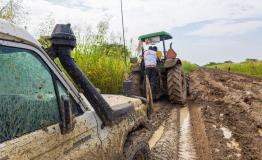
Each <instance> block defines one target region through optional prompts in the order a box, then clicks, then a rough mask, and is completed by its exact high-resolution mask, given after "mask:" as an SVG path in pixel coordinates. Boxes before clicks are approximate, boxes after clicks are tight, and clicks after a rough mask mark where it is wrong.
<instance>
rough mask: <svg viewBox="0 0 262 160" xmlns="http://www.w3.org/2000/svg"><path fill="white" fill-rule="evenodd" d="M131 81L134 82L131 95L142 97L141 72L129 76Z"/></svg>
mask: <svg viewBox="0 0 262 160" xmlns="http://www.w3.org/2000/svg"><path fill="white" fill-rule="evenodd" d="M129 80H131V81H132V86H131V94H132V95H134V96H139V97H141V95H142V94H141V89H140V85H141V84H140V82H141V75H140V73H139V72H133V73H132V74H131V75H130V76H129Z"/></svg>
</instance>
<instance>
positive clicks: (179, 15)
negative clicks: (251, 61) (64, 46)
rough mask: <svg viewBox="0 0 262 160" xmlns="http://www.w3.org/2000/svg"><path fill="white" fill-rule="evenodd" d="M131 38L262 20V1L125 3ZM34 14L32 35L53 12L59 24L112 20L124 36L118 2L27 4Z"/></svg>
mask: <svg viewBox="0 0 262 160" xmlns="http://www.w3.org/2000/svg"><path fill="white" fill-rule="evenodd" d="M123 3H124V16H125V26H126V31H127V37H128V38H131V37H133V38H135V37H137V36H138V35H140V34H143V33H147V32H154V31H160V30H167V31H170V30H172V29H173V28H174V27H179V26H180V27H181V26H185V25H188V24H191V23H197V22H201V21H208V20H219V19H226V20H232V19H242V18H256V17H261V16H262V3H261V0H249V1H246V0H165V1H161V0H130V1H128V0H123ZM24 4H25V8H28V9H29V10H31V15H30V19H31V21H30V23H29V24H31V25H32V26H29V28H30V27H31V28H32V29H31V30H32V31H34V30H37V27H36V26H37V25H39V21H41V19H43V17H45V16H46V15H48V14H49V13H50V12H53V15H54V18H55V19H56V21H57V22H58V23H60V22H71V23H72V24H74V25H78V26H83V27H85V26H86V25H93V26H94V25H95V24H97V22H98V21H100V20H102V19H104V18H106V17H110V19H111V21H110V22H111V23H110V27H111V30H113V31H114V32H116V33H120V32H121V15H120V1H117V0H106V1H105V0H74V1H69V0H65V1H61V0H55V1H51V0H24Z"/></svg>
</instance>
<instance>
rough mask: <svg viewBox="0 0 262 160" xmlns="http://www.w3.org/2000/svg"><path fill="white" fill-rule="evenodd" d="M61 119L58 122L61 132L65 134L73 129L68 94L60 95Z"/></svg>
mask: <svg viewBox="0 0 262 160" xmlns="http://www.w3.org/2000/svg"><path fill="white" fill-rule="evenodd" d="M60 112H61V114H60V115H61V119H62V122H61V124H60V128H61V132H62V134H67V133H69V132H71V131H72V130H73V129H74V118H73V112H72V105H71V103H70V98H69V97H68V96H62V97H61V111H60Z"/></svg>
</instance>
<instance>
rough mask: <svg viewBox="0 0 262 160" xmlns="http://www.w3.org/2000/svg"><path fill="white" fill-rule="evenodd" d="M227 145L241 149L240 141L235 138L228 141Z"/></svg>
mask: <svg viewBox="0 0 262 160" xmlns="http://www.w3.org/2000/svg"><path fill="white" fill-rule="evenodd" d="M227 146H228V147H229V148H231V149H236V150H238V151H241V149H240V147H239V143H238V142H237V141H236V140H235V139H233V140H232V141H230V142H228V143H227Z"/></svg>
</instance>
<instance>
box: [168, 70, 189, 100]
mask: <svg viewBox="0 0 262 160" xmlns="http://www.w3.org/2000/svg"><path fill="white" fill-rule="evenodd" d="M167 89H168V96H169V100H170V101H171V102H172V103H177V104H185V103H186V97H187V82H186V77H185V75H184V74H183V72H182V69H181V65H177V66H175V67H173V68H172V69H170V70H169V71H168V73H167Z"/></svg>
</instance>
